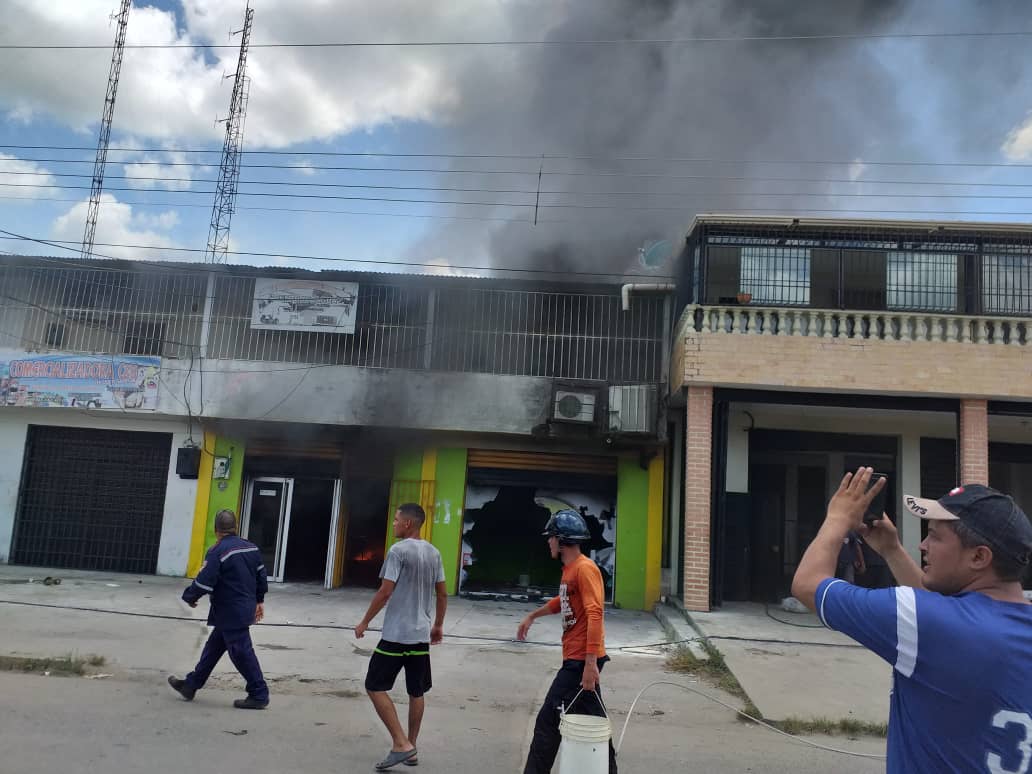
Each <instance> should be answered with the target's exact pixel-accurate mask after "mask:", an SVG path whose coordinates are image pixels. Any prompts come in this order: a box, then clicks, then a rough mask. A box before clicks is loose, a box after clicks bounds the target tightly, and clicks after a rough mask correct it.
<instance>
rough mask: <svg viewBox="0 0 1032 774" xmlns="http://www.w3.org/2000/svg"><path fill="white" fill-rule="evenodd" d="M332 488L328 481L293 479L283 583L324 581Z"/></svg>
mask: <svg viewBox="0 0 1032 774" xmlns="http://www.w3.org/2000/svg"><path fill="white" fill-rule="evenodd" d="M333 487H334V482H333V481H332V480H328V479H304V478H297V479H294V494H293V498H292V500H291V503H290V534H289V535H288V536H287V566H286V570H285V571H284V573H283V580H285V581H299V582H305V581H309V582H311V581H315V582H318V583H322V582H323V579H324V578H325V577H326V554H327V552H328V551H329V547H330V521H331V519H332V518H333Z"/></svg>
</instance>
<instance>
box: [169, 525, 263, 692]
mask: <svg viewBox="0 0 1032 774" xmlns="http://www.w3.org/2000/svg"><path fill="white" fill-rule="evenodd" d="M215 535H216V536H217V537H218V542H217V543H215V545H214V546H212V547H211V549H210V550H209V551H208V554H207V555H206V556H205V557H204V564H202V565H201V571H200V572H199V573H197V577H196V578H195V579H194V582H193V583H191V584H190V586H189V587H188V588H187V589H186V591H184V592H183V601H184V602H186V603H187V604H188V605H190V607H197V601H198V600H199V599H200V598H201V597H203V596H204V595H205V594H211V607H210V608H209V610H208V626H211V627H214V628H212V630H211V636H209V637H208V641H207V642H206V643H205V645H204V651H203V652H202V653H201V660H200V661H198V662H197V667H196V668H195V669H194V671H193V672H191V673H190V674H188V675H187V676H186V678H185V679H183V680H180V679H179V678H178V677H176V676H174V675H172V676H170V677H169V678H168V684H169V685H171V686H172V688H173V689H175V690H176V691H177V692H178V693H179V695H180V696H182V697H183V698H184V699H186V700H187V701H190V700H191V699H193V697H194V694H195V693H197V691H198V690H199V689H200V688H203V687H204V684H205V683H206V682H207V681H208V677H210V676H211V672H212V670H213V669H215V665H216V664H218V663H219V659H221V658H222V655H223V654H224V653H229V658H230V660H231V661H232V662H233V666H235V667H236V668H237V671H238V672H240V674H241V675H243V677H244V679H245V680H246V681H247V698H245V699H237V700H236V701H234V702H233V706H234V707H236V708H237V709H265V708H266V707H267V706H269V687H268V685H266V683H265V679H264V677H263V676H262V668H261V666H260V665H259V664H258V656H257V655H255V652H254V645H253V644H252V643H251V630H250V626H251V624H253V623H258V622H260V621H261V620H262V618H264V617H265V594H266V592H267V591H268V590H269V583H268V579H267V577H266V573H265V565H264V564H263V563H262V555H261V553H260V552H259V550H258V546H256V545H255V544H254V543H250V542H248V541H246V540H244V539H243V538H242V537H239V536H238V535H237V523H236V515H235V514H234V513H233V511H230V510H223V511H219V512H218V513H217V514H216V515H215Z"/></svg>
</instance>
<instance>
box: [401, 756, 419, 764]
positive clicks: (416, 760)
mask: <svg viewBox="0 0 1032 774" xmlns="http://www.w3.org/2000/svg"><path fill="white" fill-rule="evenodd" d="M402 763H404V764H405V765H406V766H418V765H419V757H418V756H415V755H413V756H412V757H411V758H409V759H408V760H407V761H402Z"/></svg>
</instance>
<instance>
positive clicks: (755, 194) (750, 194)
mask: <svg viewBox="0 0 1032 774" xmlns="http://www.w3.org/2000/svg"><path fill="white" fill-rule="evenodd" d="M254 185H262V183H260V182H256V183H254ZM288 185H289V183H288ZM0 187H4V188H35V189H56V190H85V189H87V188H89V186H85V185H46V184H40V183H0ZM341 187H344V188H359V189H363V188H364V189H388V190H402V191H416V192H420V191H427V192H434V191H438V192H448V191H453V192H462V191H465V192H470V193H485V194H489V193H500V194H506V195H508V194H522V195H533V194H534V192H533V191H498V190H495V189H485V188H467V189H459V188H434V187H428V186H381V185H351V184H342V186H341ZM106 190H107V191H129V192H135V193H139V192H140V191H141V189H139V188H136V187H132V186H129V187H111V186H109V187H108V188H107V189H106ZM162 193H163V194H166V195H174V196H182V195H192V196H202V195H210V194H212V193H215V192H214V191H210V190H204V189H190V190H166V191H162ZM541 195H548V196H565V195H576V196H634V197H638V198H642V199H647V198H650V197H666V198H671V197H673V198H680V199H690V200H699V199H702V200H705V201H707V202H712V201H719V200H721V199H729V198H731V199H734V200H736V201H739V200H742V199H749V198H760V199H771V198H774V199H778V198H780V199H785V198H788V199H807V198H811V199H812V198H818V199H835V198H844V199H921V200H927V199H963V200H987V199H989V200H992V199H1003V200H1027V199H1032V195H1029V194H924V193H848V192H828V191H787V192H785V191H711V192H710V191H692V192H683V191H661V192H657V193H648V192H643V191H542V192H541ZM238 196H241V197H261V198H277V199H314V200H329V201H354V202H377V203H381V204H383V203H398V204H429V205H450V206H457V207H493V208H498V207H502V208H505V207H508V208H524V209H531V208H533V209H537V208H539V207H540V209H557V210H619V211H621V212H686V211H687V210H688V209H689V208H687V207H686V206H683V205H669V206H667V205H663V206H661V205H642V204H593V203H584V202H540V203H538V202H515V201H477V200H472V199H465V200H455V199H433V198H411V197H389V196H356V195H344V194H316V193H297V192H290V193H275V192H271V191H240V192H239V193H238ZM170 206H176V205H174V204H173V205H170ZM759 209H765V208H759Z"/></svg>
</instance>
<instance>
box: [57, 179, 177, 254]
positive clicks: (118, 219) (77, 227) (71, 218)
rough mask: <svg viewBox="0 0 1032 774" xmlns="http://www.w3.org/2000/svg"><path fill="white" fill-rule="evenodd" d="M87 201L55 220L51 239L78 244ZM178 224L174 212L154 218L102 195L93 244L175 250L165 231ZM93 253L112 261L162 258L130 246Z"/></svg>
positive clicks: (170, 238)
mask: <svg viewBox="0 0 1032 774" xmlns="http://www.w3.org/2000/svg"><path fill="white" fill-rule="evenodd" d="M87 210H88V202H87V201H82V202H79V203H78V204H76V205H75V206H73V207H72V208H71V209H70V210H69V211H68V212H66V213H65V214H64V215H61V216H59V217H58V218H57V219H56V220H54V224H53V226H52V227H51V230H50V231H51V238H52V239H55V240H68V241H72V242H74V241H77V240H81V239H82V234H83V228H84V227H85V224H86V213H87ZM178 222H179V216H178V215H177V214H176V213H175V212H171V211H169V212H164V213H161V214H157V215H149V214H147V215H140V214H134V213H133V208H132V205H130V204H126V203H124V202H120V201H118V200H117V199H115V197H114V196H112V195H111V194H107V193H106V194H101V197H100V212H99V215H98V217H97V232H96V236H95V237H94V243H95V244H97V245H100V244H101V243H106V244H112V245H137V246H139V247H141V248H146V247H177V246H178V245H177V243H176V242H175V241H174V240H173V239H172V237H171V236H169V235H168V234H167V233H164V232H167V231H168V230H170V229H171V228H173V227H174V226H175V225H176V224H177V223H178ZM94 253H95V254H103V255H106V256H111V257H114V258H129V259H140V260H148V259H149V260H155V259H159V258H162V257H168V256H161V254H160V252H159V251H153V250H146V249H133V248H132V247H107V246H98V247H97V248H96V249H95V251H94Z"/></svg>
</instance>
